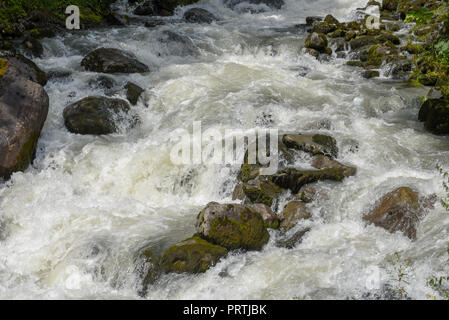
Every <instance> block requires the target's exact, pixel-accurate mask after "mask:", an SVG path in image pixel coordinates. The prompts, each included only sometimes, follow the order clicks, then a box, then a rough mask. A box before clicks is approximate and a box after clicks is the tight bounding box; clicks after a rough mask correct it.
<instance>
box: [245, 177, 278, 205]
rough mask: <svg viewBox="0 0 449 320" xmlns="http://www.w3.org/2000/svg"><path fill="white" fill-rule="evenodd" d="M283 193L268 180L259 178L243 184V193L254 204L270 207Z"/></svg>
mask: <svg viewBox="0 0 449 320" xmlns="http://www.w3.org/2000/svg"><path fill="white" fill-rule="evenodd" d="M282 191H283V190H282V189H281V188H279V187H278V186H277V185H276V184H274V183H273V182H272V181H270V180H266V179H259V178H258V179H254V180H249V181H248V182H245V183H243V193H244V194H245V196H246V197H247V198H248V199H249V200H250V201H251V202H252V203H263V204H265V205H267V206H270V207H271V206H272V204H273V202H274V200H275V199H276V198H277V197H278V196H279V195H280V194H281V193H282Z"/></svg>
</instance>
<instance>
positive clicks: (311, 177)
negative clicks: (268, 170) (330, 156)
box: [270, 168, 352, 194]
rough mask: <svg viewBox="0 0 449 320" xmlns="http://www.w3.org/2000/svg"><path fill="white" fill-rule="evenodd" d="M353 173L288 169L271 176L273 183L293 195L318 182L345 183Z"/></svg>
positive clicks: (328, 169) (337, 170)
mask: <svg viewBox="0 0 449 320" xmlns="http://www.w3.org/2000/svg"><path fill="white" fill-rule="evenodd" d="M350 173H352V171H348V170H347V169H346V168H326V169H321V170H297V169H294V168H287V169H284V170H281V171H279V172H278V173H276V174H274V175H272V176H270V179H271V181H273V182H274V183H275V184H277V185H278V186H279V187H281V188H283V189H290V190H291V191H292V192H293V193H295V194H296V193H298V192H299V190H300V189H301V188H302V187H303V186H305V185H307V184H310V183H313V182H318V181H325V180H331V181H343V180H344V179H345V178H347V177H348V176H349V175H348V174H350Z"/></svg>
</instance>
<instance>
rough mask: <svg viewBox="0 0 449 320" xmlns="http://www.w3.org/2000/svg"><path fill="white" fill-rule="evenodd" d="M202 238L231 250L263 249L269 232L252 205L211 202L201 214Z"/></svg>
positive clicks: (199, 230) (199, 224)
mask: <svg viewBox="0 0 449 320" xmlns="http://www.w3.org/2000/svg"><path fill="white" fill-rule="evenodd" d="M196 228H197V231H198V233H199V234H200V235H201V237H202V238H204V239H207V240H208V241H210V242H212V243H214V244H217V245H220V246H223V247H225V248H227V249H228V250H234V249H245V250H260V249H262V247H263V246H264V245H265V244H266V243H267V242H268V240H269V238H270V235H269V233H268V231H267V227H266V225H265V222H264V220H263V219H262V217H261V215H260V214H259V213H258V212H257V211H255V210H254V209H253V208H251V207H249V206H244V205H239V204H218V203H216V202H211V203H209V204H208V205H207V206H206V208H204V209H203V210H202V211H201V212H200V214H199V215H198V219H197V224H196Z"/></svg>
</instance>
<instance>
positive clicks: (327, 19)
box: [324, 14, 340, 25]
mask: <svg viewBox="0 0 449 320" xmlns="http://www.w3.org/2000/svg"><path fill="white" fill-rule="evenodd" d="M324 22H327V23H330V24H335V25H339V24H340V22H339V21H338V20H337V19H336V18H335V17H334V16H333V15H331V14H328V15H327V16H326V17H325V18H324Z"/></svg>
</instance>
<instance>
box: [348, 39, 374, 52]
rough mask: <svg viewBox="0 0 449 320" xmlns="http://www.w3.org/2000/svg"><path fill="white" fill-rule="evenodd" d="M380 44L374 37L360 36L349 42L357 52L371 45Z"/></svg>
mask: <svg viewBox="0 0 449 320" xmlns="http://www.w3.org/2000/svg"><path fill="white" fill-rule="evenodd" d="M378 42H379V41H378V40H377V39H376V37H374V36H359V37H357V38H354V39H352V40H351V41H349V44H350V45H351V49H352V50H356V49H359V48H361V47H364V46H367V45H370V44H377V43H378Z"/></svg>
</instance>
